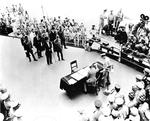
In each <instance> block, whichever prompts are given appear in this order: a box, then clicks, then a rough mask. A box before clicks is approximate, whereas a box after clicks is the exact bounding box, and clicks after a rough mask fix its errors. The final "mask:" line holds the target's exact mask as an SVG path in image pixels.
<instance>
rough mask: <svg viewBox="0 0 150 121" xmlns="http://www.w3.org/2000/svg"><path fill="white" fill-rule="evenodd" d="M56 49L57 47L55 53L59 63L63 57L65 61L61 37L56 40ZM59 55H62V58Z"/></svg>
mask: <svg viewBox="0 0 150 121" xmlns="http://www.w3.org/2000/svg"><path fill="white" fill-rule="evenodd" d="M54 47H55V51H56V52H57V57H58V61H60V56H61V60H64V58H63V52H62V45H61V40H60V38H59V35H57V36H56V39H55V40H54ZM59 53H60V56H59Z"/></svg>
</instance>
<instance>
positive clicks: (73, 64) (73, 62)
mask: <svg viewBox="0 0 150 121" xmlns="http://www.w3.org/2000/svg"><path fill="white" fill-rule="evenodd" d="M70 67H71V73H74V72H76V71H77V70H78V64H77V60H74V61H72V62H70Z"/></svg>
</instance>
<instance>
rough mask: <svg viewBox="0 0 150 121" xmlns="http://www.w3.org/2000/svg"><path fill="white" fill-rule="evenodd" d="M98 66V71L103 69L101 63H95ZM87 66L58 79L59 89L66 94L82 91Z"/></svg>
mask: <svg viewBox="0 0 150 121" xmlns="http://www.w3.org/2000/svg"><path fill="white" fill-rule="evenodd" d="M95 63H97V64H98V68H99V70H102V69H103V64H102V63H101V62H95ZM88 70H89V66H86V67H84V68H82V69H80V70H78V71H77V72H74V73H72V74H68V75H67V76H64V77H62V78H61V79H60V89H62V90H65V91H66V92H67V93H69V94H70V93H73V92H77V91H84V83H85V81H86V80H87V79H88V78H87V75H88Z"/></svg>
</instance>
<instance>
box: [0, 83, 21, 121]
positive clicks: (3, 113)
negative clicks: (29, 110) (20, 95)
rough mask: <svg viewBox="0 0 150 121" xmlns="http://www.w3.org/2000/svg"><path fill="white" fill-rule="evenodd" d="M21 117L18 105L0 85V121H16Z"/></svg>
mask: <svg viewBox="0 0 150 121" xmlns="http://www.w3.org/2000/svg"><path fill="white" fill-rule="evenodd" d="M21 117H22V113H21V107H20V103H18V101H16V100H15V98H13V97H12V95H10V92H9V91H8V90H7V89H6V87H5V86H4V85H2V84H0V121H3V120H4V121H8V120H10V121H12V120H13V121H17V120H19V119H21Z"/></svg>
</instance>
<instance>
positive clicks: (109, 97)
mask: <svg viewBox="0 0 150 121" xmlns="http://www.w3.org/2000/svg"><path fill="white" fill-rule="evenodd" d="M114 100H115V97H114V96H113V95H109V96H108V101H109V102H110V103H111V102H114Z"/></svg>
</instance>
